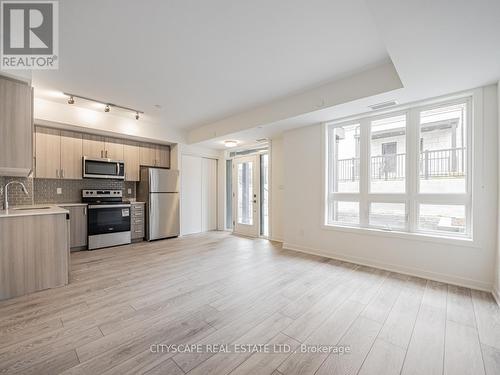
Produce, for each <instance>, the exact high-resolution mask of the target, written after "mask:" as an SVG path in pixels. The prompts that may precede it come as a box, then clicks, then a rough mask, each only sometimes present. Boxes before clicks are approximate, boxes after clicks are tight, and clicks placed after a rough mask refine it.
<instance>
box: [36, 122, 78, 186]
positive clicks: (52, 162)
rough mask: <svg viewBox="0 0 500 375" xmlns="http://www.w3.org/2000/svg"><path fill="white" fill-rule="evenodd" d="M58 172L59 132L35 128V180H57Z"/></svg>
mask: <svg viewBox="0 0 500 375" xmlns="http://www.w3.org/2000/svg"><path fill="white" fill-rule="evenodd" d="M60 172H61V131H60V130H57V129H50V128H40V127H37V128H36V135H35V176H36V177H37V178H59V177H60ZM80 177H81V174H80Z"/></svg>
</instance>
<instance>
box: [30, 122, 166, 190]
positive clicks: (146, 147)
mask: <svg viewBox="0 0 500 375" xmlns="http://www.w3.org/2000/svg"><path fill="white" fill-rule="evenodd" d="M83 156H87V157H90V158H97V159H99V158H101V157H103V158H106V157H107V158H108V159H113V160H123V161H124V162H125V180H126V181H139V173H140V166H141V165H144V166H149V167H163V168H170V147H169V146H167V145H157V144H152V143H142V142H135V141H131V140H125V139H118V138H107V137H102V136H99V135H93V134H84V133H78V132H73V131H67V130H59V129H52V128H45V127H41V126H37V127H36V132H35V160H36V164H35V173H36V175H35V177H37V178H65V179H73V180H76V179H81V178H82V157H83Z"/></svg>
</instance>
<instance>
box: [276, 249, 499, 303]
mask: <svg viewBox="0 0 500 375" xmlns="http://www.w3.org/2000/svg"><path fill="white" fill-rule="evenodd" d="M283 249H288V250H294V251H299V252H303V253H307V254H312V255H317V256H322V257H325V258H332V259H338V260H342V261H345V262H349V263H355V264H359V265H362V266H368V267H375V268H379V269H383V270H386V271H391V272H397V273H402V274H405V275H409V276H416V277H421V278H424V279H429V280H434V281H440V282H443V283H447V284H453V285H458V286H463V287H466V288H471V289H477V290H482V291H485V292H492V286H491V284H488V283H485V282H483V281H479V280H472V279H467V278H462V277H459V276H454V275H447V274H442V273H436V272H431V271H425V270H421V269H418V268H411V267H405V266H400V265H397V264H390V263H383V262H378V261H374V260H372V259H367V258H362V257H356V256H351V255H345V254H340V253H336V252H326V251H324V250H319V249H313V248H310V247H304V246H299V245H294V244H291V243H288V242H284V243H283ZM492 293H493V295H494V297H495V299H497V302H498V300H500V298H497V296H495V294H494V292H492Z"/></svg>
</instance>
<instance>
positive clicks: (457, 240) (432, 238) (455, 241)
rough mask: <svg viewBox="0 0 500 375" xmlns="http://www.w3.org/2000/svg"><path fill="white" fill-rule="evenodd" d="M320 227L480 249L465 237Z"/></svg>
mask: <svg viewBox="0 0 500 375" xmlns="http://www.w3.org/2000/svg"><path fill="white" fill-rule="evenodd" d="M321 227H322V228H323V229H326V230H332V231H337V232H347V233H355V234H360V235H367V236H372V235H373V236H379V237H389V238H400V239H405V240H411V241H425V242H432V243H436V244H446V245H455V246H461V247H472V248H479V247H480V245H479V244H478V241H476V240H473V239H472V238H467V237H446V236H440V235H433V234H429V233H409V232H400V231H395V230H392V231H391V230H384V229H377V228H364V227H354V226H347V225H340V224H323V225H322V226H321Z"/></svg>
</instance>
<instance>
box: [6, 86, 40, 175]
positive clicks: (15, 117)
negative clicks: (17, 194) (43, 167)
mask: <svg viewBox="0 0 500 375" xmlns="http://www.w3.org/2000/svg"><path fill="white" fill-rule="evenodd" d="M32 168H33V91H32V89H31V87H30V86H29V85H28V84H27V83H25V82H21V81H17V80H13V79H10V78H7V77H2V76H0V176H28V174H29V173H30V172H31V170H32Z"/></svg>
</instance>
